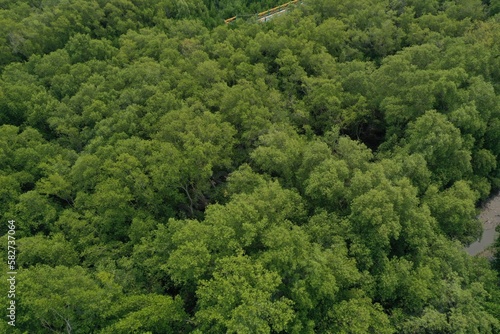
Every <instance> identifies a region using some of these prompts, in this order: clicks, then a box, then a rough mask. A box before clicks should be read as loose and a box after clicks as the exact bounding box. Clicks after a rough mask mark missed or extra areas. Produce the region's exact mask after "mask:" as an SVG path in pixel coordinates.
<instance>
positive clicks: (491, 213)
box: [465, 192, 500, 257]
mask: <svg viewBox="0 0 500 334" xmlns="http://www.w3.org/2000/svg"><path fill="white" fill-rule="evenodd" d="M479 219H480V220H481V222H482V223H483V235H482V237H481V238H480V239H479V240H477V241H476V242H474V243H472V244H471V245H470V246H469V247H467V248H465V251H466V252H467V253H469V254H470V255H478V254H481V253H483V252H485V251H486V250H487V248H488V247H490V246H491V245H493V243H494V242H495V238H496V237H498V233H496V232H495V227H496V226H497V225H500V192H499V193H498V194H497V195H496V196H494V197H492V198H491V199H490V200H489V201H488V202H486V204H485V205H484V206H483V208H482V210H481V214H480V215H479ZM484 256H487V257H491V256H492V254H489V252H486V254H484Z"/></svg>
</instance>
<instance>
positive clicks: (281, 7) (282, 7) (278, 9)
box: [224, 0, 299, 24]
mask: <svg viewBox="0 0 500 334" xmlns="http://www.w3.org/2000/svg"><path fill="white" fill-rule="evenodd" d="M297 2H299V0H293V1H290V2H287V3H284V4H282V5H279V6H277V7H274V8H271V9H268V10H266V11H263V12H260V13H258V14H257V19H259V20H260V19H262V18H263V17H266V16H268V15H272V14H275V13H277V12H281V11H283V10H285V9H286V8H287V7H288V6H289V5H293V4H296V3H297ZM236 17H237V16H233V17H230V18H228V19H225V20H224V22H225V23H226V24H228V23H231V22H233V21H234V20H236Z"/></svg>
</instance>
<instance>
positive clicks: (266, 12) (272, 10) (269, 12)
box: [257, 0, 299, 19]
mask: <svg viewBox="0 0 500 334" xmlns="http://www.w3.org/2000/svg"><path fill="white" fill-rule="evenodd" d="M297 2H299V0H294V1H290V2H287V3H284V4H282V5H280V6H277V7H274V8H271V9H268V10H266V11H263V12H260V13H259V14H257V16H258V17H259V19H260V18H262V17H263V16H267V15H271V14H274V13H276V12H281V11H282V10H283V9H285V8H286V7H288V6H289V5H293V4H295V3H297Z"/></svg>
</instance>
